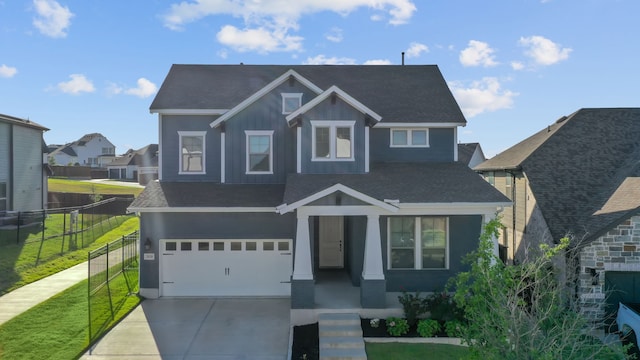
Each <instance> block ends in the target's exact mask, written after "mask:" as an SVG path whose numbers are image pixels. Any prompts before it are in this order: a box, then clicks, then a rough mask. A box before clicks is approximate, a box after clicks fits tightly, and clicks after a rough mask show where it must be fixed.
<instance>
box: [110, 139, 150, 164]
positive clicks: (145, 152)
mask: <svg viewBox="0 0 640 360" xmlns="http://www.w3.org/2000/svg"><path fill="white" fill-rule="evenodd" d="M126 165H137V166H158V144H149V145H147V146H145V147H143V148H140V149H138V150H133V149H129V150H128V151H127V152H126V153H125V154H124V155H122V156H118V157H116V158H115V159H113V161H111V162H110V163H109V164H107V167H109V166H126Z"/></svg>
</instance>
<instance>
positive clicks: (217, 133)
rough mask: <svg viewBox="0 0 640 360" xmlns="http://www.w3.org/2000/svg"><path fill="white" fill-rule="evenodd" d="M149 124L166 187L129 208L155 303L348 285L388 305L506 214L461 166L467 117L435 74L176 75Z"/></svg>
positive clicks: (306, 302) (308, 300) (275, 70)
mask: <svg viewBox="0 0 640 360" xmlns="http://www.w3.org/2000/svg"><path fill="white" fill-rule="evenodd" d="M151 112H152V113H156V114H158V125H159V136H160V139H159V181H156V182H152V183H150V184H149V185H147V187H146V189H145V191H144V192H143V193H142V194H141V195H140V196H139V197H138V198H137V199H136V200H135V201H134V202H133V203H132V204H131V207H130V209H129V210H130V211H133V212H136V213H138V214H139V215H140V231H141V252H142V254H141V265H140V271H141V272H140V293H141V294H142V295H143V296H145V297H159V296H285V297H291V306H292V309H314V308H317V307H318V306H319V305H318V300H317V299H316V298H315V287H316V286H318V285H319V284H321V283H322V282H323V281H324V280H323V279H325V278H324V277H323V276H322V275H323V274H339V275H343V277H341V278H340V279H343V280H339V281H344V282H345V283H347V284H348V286H349V287H352V288H355V289H358V291H359V294H360V296H359V297H360V300H359V303H360V304H359V307H361V308H384V307H385V306H387V304H386V293H387V292H395V291H401V290H402V289H405V290H408V291H414V290H421V291H434V290H438V289H442V288H443V286H444V284H445V282H446V281H447V279H448V278H449V277H451V276H452V275H454V274H456V273H457V272H458V271H460V270H461V269H463V264H462V262H461V260H462V257H463V256H464V255H465V254H467V253H468V252H470V251H472V250H474V249H476V248H477V244H478V238H479V235H480V232H481V227H482V224H483V223H484V222H486V221H488V220H489V219H491V218H493V217H494V216H495V214H496V212H497V211H499V210H500V209H501V208H502V207H504V206H507V205H509V204H510V201H509V199H507V198H506V197H505V196H504V195H502V194H501V193H500V192H499V191H497V190H496V189H495V188H493V187H492V186H490V185H489V184H488V183H487V182H486V181H484V180H483V179H482V178H481V177H480V176H478V174H477V173H475V172H474V171H473V170H471V169H470V168H469V167H468V166H467V164H465V163H462V162H459V161H457V158H458V154H457V149H458V147H457V142H458V141H457V134H458V128H459V127H460V126H465V124H466V120H465V118H464V116H463V115H462V112H461V111H460V109H459V107H458V104H457V103H456V101H455V100H454V98H453V96H452V94H451V92H450V90H449V88H448V87H447V85H446V82H445V81H444V79H443V77H442V75H441V73H440V70H439V69H438V67H437V66H341V65H338V66H312V65H297V66H296V65H294V66H283V65H256V66H252V65H174V66H172V67H171V70H170V71H169V73H168V75H167V77H166V79H165V81H164V83H163V84H162V86H161V88H160V90H159V92H158V94H157V95H156V97H155V99H154V101H153V103H152V104H151ZM496 249H497V243H496ZM334 281H335V280H334ZM334 295H335V296H334V299H335V301H338V300H337V299H338V298H339V296H340V295H341V294H338V293H336V294H334Z"/></svg>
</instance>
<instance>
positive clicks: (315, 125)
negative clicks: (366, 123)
mask: <svg viewBox="0 0 640 360" xmlns="http://www.w3.org/2000/svg"><path fill="white" fill-rule="evenodd" d="M355 123H356V122H355V121H311V127H312V139H313V155H312V156H313V159H312V160H314V161H353V129H354V126H355Z"/></svg>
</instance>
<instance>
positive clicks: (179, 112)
mask: <svg viewBox="0 0 640 360" xmlns="http://www.w3.org/2000/svg"><path fill="white" fill-rule="evenodd" d="M227 111H229V109H155V110H150V111H149V112H150V113H152V114H162V115H223V114H225V113H226V112H227Z"/></svg>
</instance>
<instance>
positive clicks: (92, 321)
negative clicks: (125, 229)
mask: <svg viewBox="0 0 640 360" xmlns="http://www.w3.org/2000/svg"><path fill="white" fill-rule="evenodd" d="M138 241H139V233H138V231H135V232H133V233H131V234H129V235H125V236H123V237H122V238H121V239H119V240H116V241H113V242H110V243H109V244H107V245H105V246H103V247H101V248H99V249H96V250H93V251H91V252H89V255H88V258H89V259H88V260H89V261H88V267H89V279H88V280H89V281H88V283H89V286H88V304H89V340H90V341H93V340H94V339H95V338H97V337H98V336H99V335H100V334H102V332H103V330H104V329H105V327H106V326H107V325H108V324H109V322H110V321H112V320H113V319H114V316H115V313H116V312H117V310H118V308H119V307H120V306H122V304H123V303H124V301H125V299H126V297H127V296H131V295H132V294H135V293H137V291H138Z"/></svg>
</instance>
